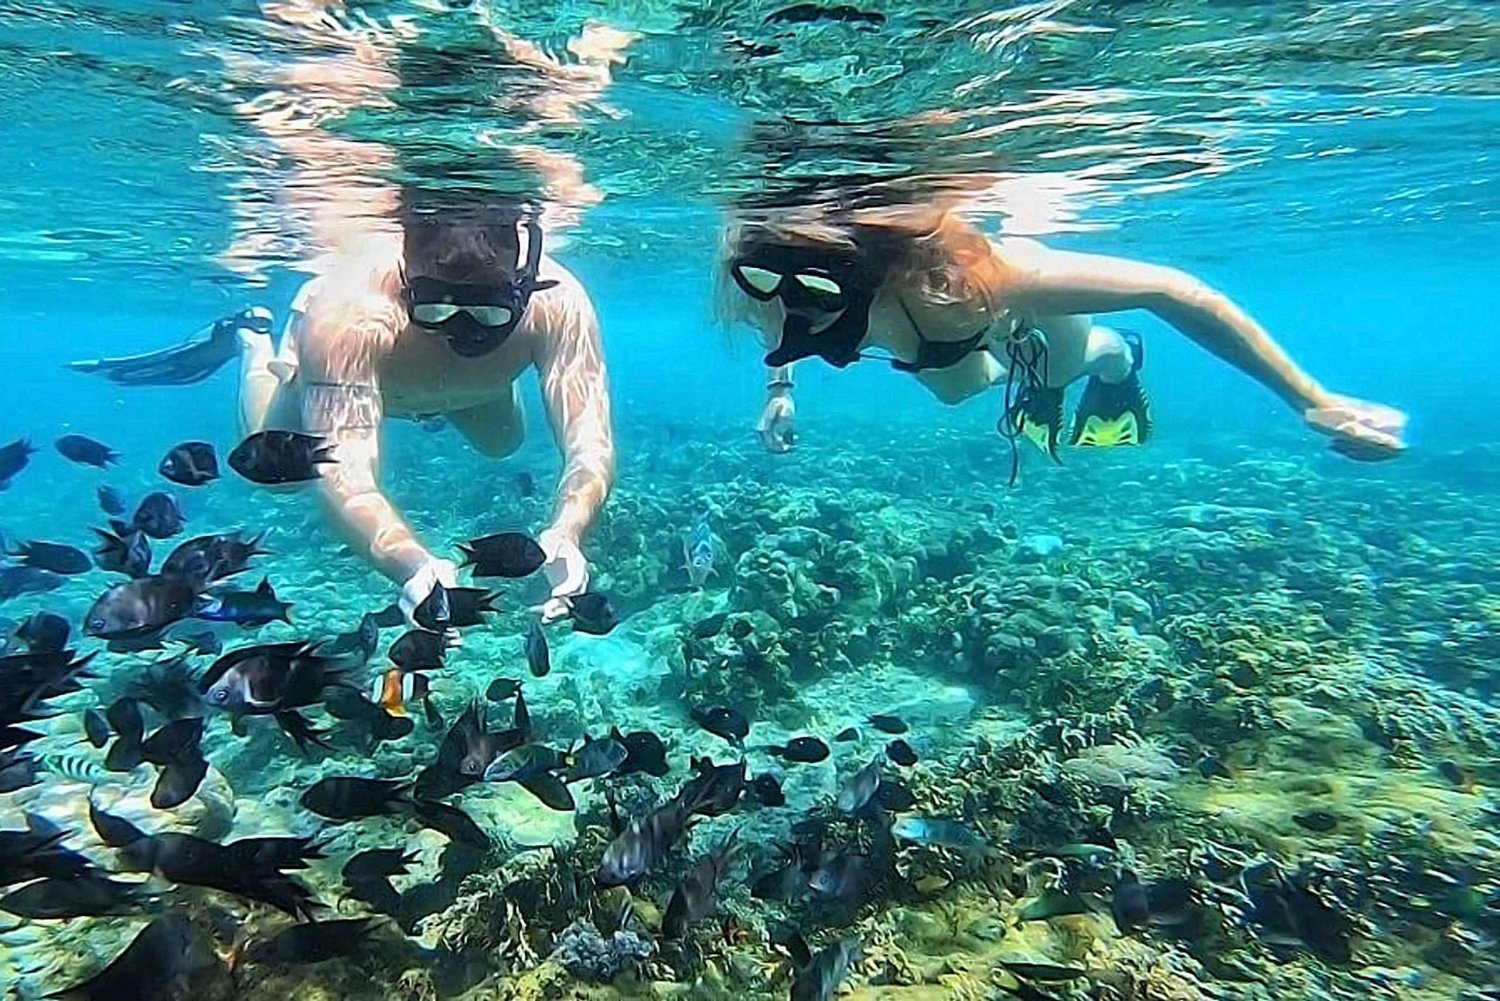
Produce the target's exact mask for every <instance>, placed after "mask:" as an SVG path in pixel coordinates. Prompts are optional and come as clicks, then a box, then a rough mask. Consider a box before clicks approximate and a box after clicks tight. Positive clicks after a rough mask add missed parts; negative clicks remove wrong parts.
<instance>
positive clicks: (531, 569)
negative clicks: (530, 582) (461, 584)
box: [458, 532, 547, 578]
mask: <svg viewBox="0 0 1500 1001" xmlns="http://www.w3.org/2000/svg"><path fill="white" fill-rule="evenodd" d="M458 551H459V552H461V553H463V556H464V563H463V565H464V566H466V567H472V568H473V573H474V576H475V577H510V578H516V577H529V576H530V575H531V574H534V573H536V572H537V571H538V570H540V569H541V568H542V564H543V563H545V562H547V555H546V554H545V553H544V552H542V547H541V546H540V545H539V544H537V542H536V540H535V539H533V538H531V536H529V535H526V534H525V533H524V532H500V533H499V534H497V535H486V536H483V537H482V538H478V539H470V540H469V541H468V542H465V543H462V544H460V545H459V547H458Z"/></svg>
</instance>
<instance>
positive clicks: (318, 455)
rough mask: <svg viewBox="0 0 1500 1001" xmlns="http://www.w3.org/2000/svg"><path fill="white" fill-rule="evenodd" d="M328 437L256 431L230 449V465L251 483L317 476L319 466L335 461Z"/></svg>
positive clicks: (286, 480)
mask: <svg viewBox="0 0 1500 1001" xmlns="http://www.w3.org/2000/svg"><path fill="white" fill-rule="evenodd" d="M337 461H338V460H337V459H335V458H334V457H333V446H332V445H330V444H328V439H326V438H322V437H319V436H318V435H311V434H302V433H300V432H298V431H257V432H256V433H255V434H252V435H251V436H250V437H248V438H246V439H245V440H244V441H242V442H240V443H239V444H238V445H236V446H235V447H234V451H232V452H230V453H229V468H230V469H233V470H234V471H235V472H236V473H239V474H240V475H241V476H243V477H244V478H245V479H247V480H249V481H250V482H251V483H261V484H267V485H272V484H279V483H302V482H305V481H307V480H316V479H317V478H318V477H319V476H321V475H322V473H321V472H320V471H319V468H318V467H319V466H323V465H327V464H329V463H334V462H337Z"/></svg>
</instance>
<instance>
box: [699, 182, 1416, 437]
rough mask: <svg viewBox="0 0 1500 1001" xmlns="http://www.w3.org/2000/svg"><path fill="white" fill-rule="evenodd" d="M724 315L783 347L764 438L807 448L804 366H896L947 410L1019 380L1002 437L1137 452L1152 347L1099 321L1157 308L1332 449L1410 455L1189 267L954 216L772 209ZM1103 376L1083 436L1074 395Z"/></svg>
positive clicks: (768, 359) (737, 259)
mask: <svg viewBox="0 0 1500 1001" xmlns="http://www.w3.org/2000/svg"><path fill="white" fill-rule="evenodd" d="M719 288H720V294H719V299H720V302H719V306H720V312H721V314H722V315H723V316H724V317H725V318H726V319H728V320H731V321H733V320H748V321H749V322H751V323H752V324H753V325H754V326H756V327H757V328H759V330H760V331H761V333H762V336H763V339H764V341H765V343H766V345H767V346H768V347H769V348H770V350H769V352H768V353H767V354H766V356H765V364H766V366H767V368H768V370H769V373H768V378H767V382H766V402H765V405H764V407H763V409H762V411H761V416H760V421H759V423H758V425H757V431H758V433H759V434H760V436H761V439H762V441H763V443H764V444H765V446H766V447H767V448H768V449H769V450H771V451H772V452H784V451H787V450H788V449H789V448H791V447H792V444H793V440H794V439H793V432H792V419H793V415H794V407H793V403H792V379H791V372H792V365H793V363H795V362H797V361H800V360H802V359H804V358H811V357H818V358H821V359H823V360H824V361H826V362H828V363H829V364H831V365H833V366H835V367H837V368H844V367H846V366H848V365H850V364H852V363H853V362H855V361H858V360H860V359H865V358H881V359H884V360H886V361H888V362H889V363H890V364H891V366H892V367H893V368H895V369H896V370H897V371H901V372H905V373H908V374H910V375H912V376H914V377H915V378H916V379H917V380H918V381H919V382H921V383H922V384H923V385H924V386H926V387H927V388H928V389H929V390H930V391H931V392H932V394H933V395H934V396H936V397H937V398H938V399H939V400H941V401H942V402H943V403H946V404H957V403H960V402H962V401H963V400H966V399H968V398H969V397H971V396H974V395H977V394H978V393H981V392H983V391H984V390H986V389H988V388H990V387H991V386H994V385H996V384H1003V385H1004V386H1005V400H1004V403H1003V406H1002V409H1001V415H1000V420H999V423H998V427H999V430H1000V431H1001V433H1002V434H1004V435H1006V436H1007V437H1009V438H1011V439H1012V440H1014V439H1015V438H1017V437H1022V436H1024V437H1026V438H1029V439H1030V440H1031V441H1033V442H1034V443H1036V444H1037V445H1038V446H1039V447H1040V448H1042V449H1043V450H1044V451H1046V452H1047V453H1048V454H1049V455H1051V456H1053V457H1054V458H1056V455H1057V445H1058V442H1059V440H1060V439H1061V438H1062V437H1063V435H1064V434H1065V433H1066V435H1067V437H1066V440H1067V441H1068V442H1070V443H1072V444H1075V445H1082V446H1111V445H1135V444H1140V443H1143V442H1145V441H1146V440H1147V439H1148V438H1149V436H1150V434H1151V415H1150V408H1149V404H1148V401H1147V396H1146V393H1145V390H1144V389H1143V387H1142V385H1141V380H1140V374H1139V373H1140V370H1141V363H1142V352H1141V344H1140V340H1139V339H1138V338H1136V337H1134V336H1133V335H1130V334H1122V333H1117V332H1116V331H1114V330H1112V329H1110V328H1108V327H1102V326H1097V325H1095V324H1094V323H1093V321H1092V319H1091V314H1094V313H1110V312H1117V311H1123V310H1128V309H1145V310H1148V311H1150V312H1151V313H1154V314H1155V315H1156V316H1158V317H1160V318H1161V319H1162V320H1164V321H1166V322H1167V323H1169V324H1171V325H1172V326H1173V327H1175V328H1176V329H1178V330H1179V331H1181V332H1182V333H1184V334H1186V335H1187V336H1188V337H1189V338H1191V339H1192V340H1194V341H1195V342H1197V343H1198V344H1200V345H1202V346H1203V347H1205V348H1207V349H1208V350H1209V351H1210V352H1212V353H1213V354H1214V355H1216V356H1218V357H1219V358H1221V359H1223V360H1224V361H1226V362H1228V363H1229V364H1231V365H1233V366H1235V367H1236V368H1238V369H1239V370H1240V371H1242V372H1244V373H1246V374H1247V375H1249V376H1250V377H1251V378H1253V379H1255V380H1256V381H1257V382H1259V383H1260V384H1261V385H1263V386H1265V387H1266V388H1268V389H1270V390H1271V391H1272V392H1274V393H1276V395H1277V396H1279V397H1280V398H1281V399H1282V400H1283V401H1284V402H1285V403H1286V404H1287V405H1288V406H1290V407H1292V408H1293V409H1295V410H1296V411H1297V413H1299V414H1300V415H1302V418H1303V420H1304V421H1305V422H1306V423H1307V424H1308V426H1310V427H1312V428H1314V429H1315V430H1318V431H1320V432H1322V433H1325V434H1328V435H1330V436H1332V438H1333V448H1334V449H1335V450H1336V451H1339V452H1341V453H1343V454H1345V455H1349V456H1351V457H1354V458H1358V459H1367V460H1373V459H1381V458H1388V457H1391V456H1394V455H1396V454H1398V453H1399V452H1400V451H1402V450H1403V449H1404V448H1405V442H1404V440H1403V432H1404V429H1405V424H1406V416H1405V415H1404V414H1402V413H1401V412H1399V411H1397V410H1393V409H1391V408H1388V407H1383V406H1379V405H1377V404H1372V403H1366V402H1364V401H1362V400H1356V399H1352V398H1350V397H1346V396H1339V395H1336V394H1333V393H1330V392H1328V391H1327V390H1325V389H1324V388H1323V387H1322V386H1321V385H1319V384H1318V383H1317V382H1316V381H1315V380H1314V379H1313V378H1312V377H1311V376H1309V375H1308V374H1307V373H1305V372H1303V371H1302V370H1301V369H1300V368H1299V367H1298V366H1297V365H1296V363H1295V362H1293V361H1292V359H1291V358H1290V357H1289V356H1288V355H1287V354H1286V352H1285V351H1284V350H1282V348H1281V347H1280V346H1279V345H1278V344H1277V343H1276V342H1275V341H1274V340H1272V339H1271V336H1270V335H1269V334H1268V333H1266V331H1265V330H1264V329H1263V328H1262V327H1261V326H1260V325H1259V324H1257V323H1256V322H1255V321H1254V320H1253V319H1251V318H1250V317H1249V316H1248V315H1247V314H1246V313H1245V312H1244V311H1243V310H1242V309H1240V308H1239V307H1238V306H1236V305H1235V304H1234V303H1233V302H1231V301H1230V300H1229V299H1228V298H1227V297H1225V296H1224V295H1222V294H1221V293H1219V292H1217V291H1215V290H1213V289H1211V288H1209V287H1208V286H1207V285H1205V284H1203V283H1202V282H1200V281H1198V280H1197V279H1195V278H1193V277H1192V276H1190V275H1188V274H1185V273H1183V272H1181V271H1177V270H1174V269H1172V268H1167V267H1160V266H1157V265H1152V264H1144V263H1140V262H1137V261H1130V260H1124V259H1121V258H1115V257H1105V256H1101V255H1095V254H1080V253H1072V252H1065V251H1057V250H1050V249H1048V248H1046V247H1044V246H1042V245H1041V244H1039V243H1036V242H1035V241H1032V240H1022V239H1001V240H998V241H991V240H990V239H989V238H987V237H986V236H985V235H984V234H983V233H981V232H980V231H979V230H978V229H976V228H975V227H974V226H972V225H970V224H969V223H967V222H965V221H964V220H962V219H961V218H959V216H958V215H956V214H955V213H954V212H952V211H950V210H948V209H946V208H944V207H941V206H931V205H926V206H898V207H875V208H863V209H850V208H826V207H825V208H819V207H773V208H768V209H764V210H758V211H753V212H752V211H747V212H744V213H742V214H741V215H740V216H739V218H737V219H736V220H734V221H733V222H732V224H731V226H730V227H729V230H728V232H727V236H726V239H725V241H724V253H723V255H722V260H721V267H720V274H719ZM1079 379H1086V380H1087V382H1086V384H1085V387H1084V390H1083V394H1082V397H1081V399H1080V400H1079V403H1078V407H1077V410H1076V411H1075V413H1074V416H1073V420H1072V423H1071V427H1069V428H1065V427H1064V417H1063V393H1064V390H1065V389H1066V387H1068V386H1069V385H1070V384H1072V383H1073V382H1075V381H1077V380H1079Z"/></svg>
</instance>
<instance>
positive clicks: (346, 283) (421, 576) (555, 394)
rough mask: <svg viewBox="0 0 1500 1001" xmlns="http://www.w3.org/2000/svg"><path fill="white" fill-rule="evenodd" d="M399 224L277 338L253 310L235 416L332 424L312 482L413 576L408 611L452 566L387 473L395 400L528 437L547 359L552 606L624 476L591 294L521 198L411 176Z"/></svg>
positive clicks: (340, 522) (484, 444)
mask: <svg viewBox="0 0 1500 1001" xmlns="http://www.w3.org/2000/svg"><path fill="white" fill-rule="evenodd" d="M398 222H399V233H398V234H386V233H379V232H377V233H372V234H371V235H370V237H369V238H368V239H367V240H365V241H363V242H362V243H352V244H349V245H346V247H345V249H344V250H343V251H341V252H340V253H339V254H337V255H335V257H334V259H333V260H332V261H331V262H330V263H329V265H328V267H327V268H326V270H325V271H324V273H323V274H321V275H319V276H318V277H316V278H314V279H312V280H311V281H309V282H308V283H307V284H306V285H305V286H304V287H303V288H302V290H301V292H300V293H299V294H298V296H297V301H296V302H295V303H294V305H293V312H292V316H291V319H290V321H289V322H288V324H287V328H286V331H285V333H284V334H283V336H282V340H281V344H280V348H279V350H273V348H272V344H271V338H270V336H269V335H268V334H267V333H265V332H264V329H263V328H258V327H255V326H246V327H242V328H241V331H240V337H241V342H242V354H241V386H240V422H241V426H242V430H243V431H244V433H246V434H251V433H254V432H256V431H259V430H262V429H266V428H283V429H289V430H296V431H302V432H304V433H307V434H315V435H321V436H324V437H326V438H327V439H328V441H329V443H330V444H332V445H333V446H334V448H333V455H334V457H335V458H336V459H337V462H336V463H335V464H332V465H328V466H324V467H322V468H323V473H322V476H321V478H320V479H319V481H318V486H319V489H320V492H321V495H322V498H323V501H324V506H325V509H326V512H327V515H328V517H329V520H330V523H331V524H332V526H333V527H334V528H335V529H336V530H337V531H338V532H339V534H340V535H342V536H343V537H344V539H345V540H346V541H347V542H348V543H349V545H350V546H351V547H352V548H353V549H354V550H355V552H357V553H358V554H359V555H360V556H361V557H363V558H364V559H366V560H367V561H368V562H369V563H370V564H371V565H372V566H374V567H375V568H376V569H377V570H379V571H380V572H381V573H383V574H384V575H385V576H387V577H389V578H390V579H391V580H393V581H395V582H397V583H398V584H400V585H401V597H400V604H401V607H402V610H403V611H404V612H405V613H406V615H407V617H408V619H409V618H410V617H411V614H412V611H413V610H414V608H415V607H416V605H417V604H418V603H420V602H421V601H422V600H423V599H424V598H426V597H427V595H428V594H429V593H431V591H432V588H433V585H434V584H438V583H441V584H443V585H444V586H446V587H452V586H455V584H456V581H455V574H456V572H457V567H456V566H455V565H454V564H453V562H452V561H450V560H447V559H442V558H439V557H436V556H434V555H433V554H432V553H431V552H430V551H429V550H428V549H427V548H426V547H424V546H423V545H422V544H421V543H420V542H419V541H418V540H417V538H416V537H415V535H414V534H413V533H412V530H411V529H410V528H409V527H408V526H407V524H406V522H405V521H404V520H403V519H402V517H401V515H400V513H399V512H398V511H397V510H396V509H395V507H394V506H392V504H391V503H390V501H389V500H387V498H386V496H385V494H384V493H383V492H382V491H381V489H380V482H379V473H380V425H381V422H382V420H383V419H384V418H386V417H421V416H428V415H437V414H441V415H443V416H445V417H446V418H447V419H448V421H449V422H450V423H451V424H452V425H453V426H454V427H455V428H457V429H458V431H459V432H460V433H462V434H463V435H464V436H465V437H466V438H468V440H469V442H470V443H471V444H473V445H474V447H475V448H477V449H478V450H479V451H480V452H482V453H484V454H485V455H490V456H497V457H498V456H505V455H509V454H510V453H512V452H514V451H515V450H516V448H517V447H518V446H519V445H520V444H521V441H522V439H523V438H524V436H525V432H526V428H525V420H524V415H523V412H522V407H521V400H520V395H519V390H518V386H517V379H518V378H519V376H520V375H521V374H522V372H524V371H525V370H527V369H529V368H535V369H536V371H537V375H538V377H539V380H540V384H541V391H542V398H543V400H544V402H545V405H546V411H547V417H548V420H549V422H550V424H551V426H552V430H553V432H554V435H555V437H556V439H557V441H558V444H559V446H560V448H561V450H562V452H563V457H564V467H563V472H562V478H561V480H560V482H559V485H558V500H557V505H556V508H555V511H554V514H553V517H552V522H551V525H550V527H548V528H547V529H546V530H545V531H544V532H542V533H541V535H540V536H539V537H538V541H539V542H540V543H541V546H542V549H543V551H544V552H545V554H546V557H547V562H546V564H545V566H544V571H545V572H546V574H547V577H548V580H549V582H550V584H551V585H552V594H551V598H550V600H549V601H548V602H547V603H546V605H545V606H544V607H543V609H542V617H543V619H544V620H547V621H550V620H552V619H555V618H558V617H561V616H563V615H565V614H567V613H568V611H569V598H571V597H572V596H574V595H577V594H579V593H580V592H582V591H584V590H585V589H586V588H587V585H588V564H587V562H586V561H585V559H584V557H583V554H582V552H581V551H580V548H579V547H580V544H581V542H582V540H583V537H584V535H585V534H586V533H587V531H588V530H589V528H590V527H591V526H592V524H593V522H594V519H595V517H596V516H597V515H598V513H599V509H600V507H601V506H602V505H603V503H604V500H605V498H606V496H607V495H608V494H609V491H610V487H611V484H612V481H613V479H614V466H615V449H614V438H613V434H612V431H611V427H610V408H609V392H608V388H607V386H606V380H605V369H604V359H603V356H602V354H601V351H600V344H599V325H598V321H597V319H596V318H595V314H594V309H593V306H592V304H591V303H590V301H589V297H588V294H587V293H586V292H585V291H584V289H583V287H582V285H580V284H579V282H578V280H577V279H576V278H574V277H573V275H572V274H570V273H569V272H568V271H566V270H565V269H564V268H562V267H561V266H560V265H559V264H557V263H556V262H555V261H553V260H552V259H551V258H550V257H548V256H547V255H546V253H545V252H544V250H543V246H542V228H541V226H540V224H539V223H538V222H537V221H536V218H535V217H534V215H533V214H530V213H529V212H528V211H527V210H526V209H524V208H523V207H522V206H520V205H518V204H516V203H515V202H513V201H506V200H503V199H502V200H497V199H494V198H491V197H485V196H480V195H463V194H455V193H448V192H424V191H419V190H415V189H410V188H408V189H404V190H403V191H402V193H401V207H400V210H399V214H398Z"/></svg>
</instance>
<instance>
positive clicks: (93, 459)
mask: <svg viewBox="0 0 1500 1001" xmlns="http://www.w3.org/2000/svg"><path fill="white" fill-rule="evenodd" d="M56 444H57V451H58V452H59V453H60V454H61V455H62V457H63V458H64V459H67V460H68V461H70V462H76V463H78V464H79V465H80V466H97V467H98V468H100V469H104V468H107V467H108V466H109V464H110V463H112V462H119V461H120V453H119V452H116V451H115V450H114V449H112V448H110V447H109V446H108V445H106V444H104V443H103V442H102V441H95V440H94V439H92V438H90V437H88V436H87V435H81V434H65V435H63V436H62V437H61V438H59V439H57V443H56Z"/></svg>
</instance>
